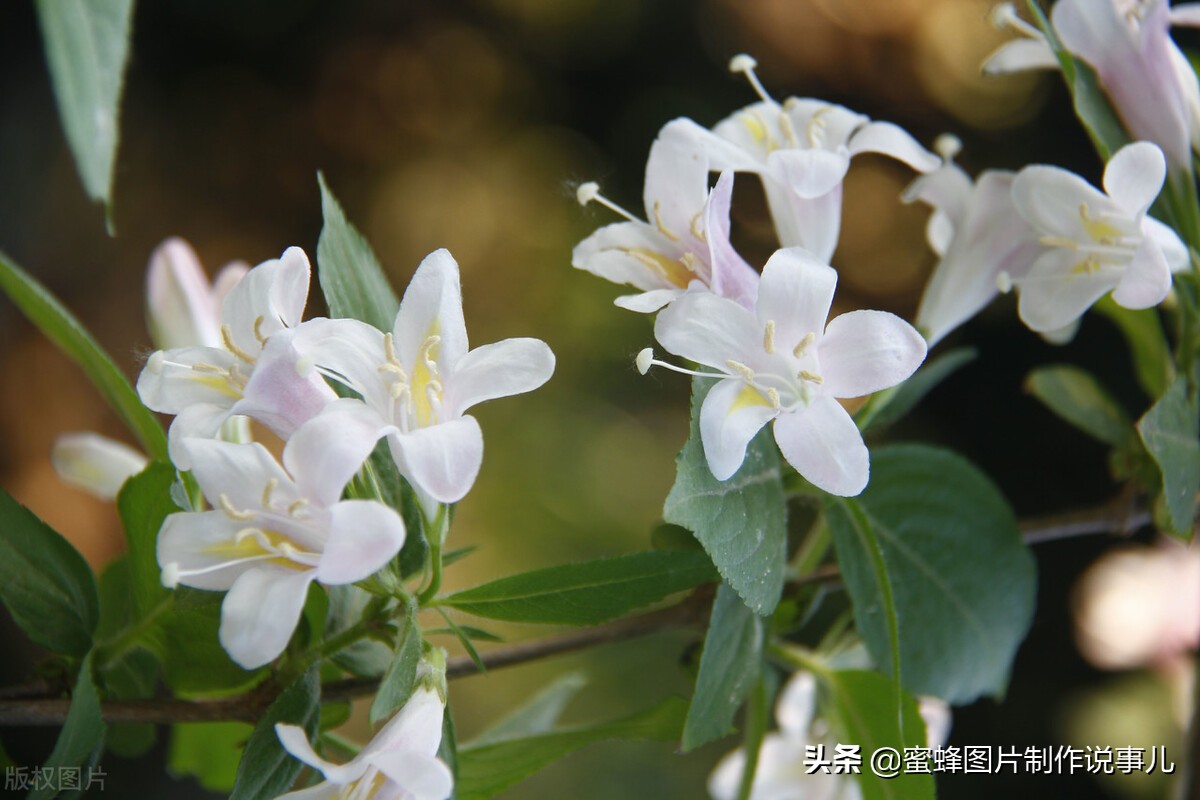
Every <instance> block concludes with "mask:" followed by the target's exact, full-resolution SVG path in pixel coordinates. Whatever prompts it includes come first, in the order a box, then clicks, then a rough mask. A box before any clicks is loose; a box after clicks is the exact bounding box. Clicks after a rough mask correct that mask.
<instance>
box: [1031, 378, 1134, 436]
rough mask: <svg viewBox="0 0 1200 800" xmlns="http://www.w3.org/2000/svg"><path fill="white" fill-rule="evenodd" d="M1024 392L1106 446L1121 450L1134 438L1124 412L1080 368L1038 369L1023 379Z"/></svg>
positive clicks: (1131, 425) (1105, 391)
mask: <svg viewBox="0 0 1200 800" xmlns="http://www.w3.org/2000/svg"><path fill="white" fill-rule="evenodd" d="M1025 389H1026V390H1027V391H1028V392H1029V393H1030V394H1032V395H1033V396H1034V397H1036V398H1037V399H1038V400H1040V401H1042V404H1043V405H1045V406H1046V407H1047V408H1049V409H1050V410H1051V411H1053V412H1054V413H1055V414H1057V415H1058V416H1059V417H1061V418H1062V419H1063V420H1065V421H1067V422H1069V423H1070V424H1072V425H1074V426H1075V427H1076V428H1078V429H1079V430H1081V431H1083V432H1084V433H1086V434H1087V435H1088V436H1091V437H1092V438H1094V439H1099V440H1100V441H1102V442H1104V443H1105V444H1110V445H1112V446H1113V447H1120V446H1122V445H1124V444H1125V443H1126V442H1128V441H1129V438H1130V437H1131V436H1132V435H1133V422H1132V420H1130V419H1129V416H1128V415H1127V414H1126V413H1125V409H1123V408H1121V404H1120V403H1118V402H1117V401H1116V399H1115V398H1113V396H1112V395H1111V394H1109V392H1108V390H1107V389H1105V388H1104V387H1103V386H1101V385H1100V382H1099V381H1098V380H1096V378H1095V377H1093V376H1092V374H1091V373H1090V372H1088V371H1086V370H1083V369H1080V368H1079V367H1075V366H1071V365H1068V364H1056V365H1054V366H1049V367H1039V368H1038V369H1035V370H1034V371H1033V372H1030V373H1029V377H1027V378H1026V379H1025Z"/></svg>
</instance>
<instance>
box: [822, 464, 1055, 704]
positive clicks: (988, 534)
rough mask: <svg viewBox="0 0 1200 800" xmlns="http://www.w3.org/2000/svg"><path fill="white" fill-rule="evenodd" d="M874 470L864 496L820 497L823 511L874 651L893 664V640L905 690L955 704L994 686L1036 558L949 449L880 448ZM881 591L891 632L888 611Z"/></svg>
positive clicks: (990, 489)
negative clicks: (892, 612) (892, 623)
mask: <svg viewBox="0 0 1200 800" xmlns="http://www.w3.org/2000/svg"><path fill="white" fill-rule="evenodd" d="M871 473H872V475H871V483H870V485H869V486H868V487H867V489H866V491H865V492H863V494H862V495H860V496H859V497H858V498H852V499H840V498H829V499H828V500H827V502H826V513H827V515H828V520H829V526H830V529H831V531H832V533H833V541H834V546H835V547H836V549H837V556H838V563H839V565H840V566H841V569H842V576H843V578H844V580H845V583H846V587H847V589H848V590H849V592H850V597H851V600H852V601H853V605H854V619H855V622H856V625H857V627H858V631H859V633H860V634H861V635H862V637H863V639H864V640H865V641H866V644H867V648H868V650H869V651H870V653H871V655H872V657H873V658H874V659H875V662H876V663H877V664H878V665H879V666H880V669H881V670H882V671H884V672H893V668H892V664H893V659H892V655H891V652H892V645H893V638H895V640H896V644H897V646H898V649H899V653H900V659H899V661H900V663H899V677H900V680H901V683H902V685H903V686H904V688H906V689H907V690H909V691H910V692H913V693H914V694H932V695H936V696H938V697H942V698H945V699H946V700H948V701H950V702H952V703H966V702H970V701H971V700H974V699H975V698H977V697H979V696H980V695H984V694H988V695H992V696H1000V695H1002V694H1003V693H1004V689H1005V686H1006V684H1007V681H1008V673H1009V669H1010V665H1011V663H1012V659H1013V657H1014V655H1015V654H1016V650H1017V647H1018V646H1019V645H1020V643H1021V640H1022V639H1023V638H1024V636H1025V632H1026V631H1027V629H1028V627H1029V623H1030V620H1031V619H1032V614H1033V602H1034V590H1035V570H1034V564H1033V558H1032V557H1031V556H1030V553H1029V550H1028V548H1027V547H1026V546H1025V545H1024V544H1023V543H1022V541H1021V538H1020V534H1019V533H1018V530H1017V524H1016V519H1015V518H1014V517H1013V513H1012V509H1011V508H1010V507H1009V505H1008V503H1007V502H1006V501H1005V499H1004V497H1003V496H1002V495H1001V494H1000V492H999V490H997V489H996V487H995V486H994V485H993V484H992V483H991V481H990V480H988V478H987V477H986V476H985V475H984V474H983V473H981V472H980V471H979V470H978V469H977V468H976V467H975V466H974V465H972V464H971V463H970V462H969V461H967V460H966V459H964V458H962V457H961V456H958V455H955V454H954V453H951V452H948V451H946V450H941V449H938V448H933V447H926V446H923V445H902V446H893V447H886V448H880V449H878V450H876V451H875V452H874V453H873V454H872V456H871ZM867 527H869V530H867V529H866V528H867ZM871 538H873V539H874V540H875V541H877V542H878V546H879V552H878V554H876V553H873V552H872V550H871V548H870V545H869V540H870V539H871ZM877 556H878V557H877ZM880 566H881V567H882V569H883V570H885V578H886V581H887V585H886V586H884V585H881V582H880V577H879V574H878V567H880ZM889 592H890V594H891V596H892V599H893V601H894V608H895V615H896V619H895V623H896V624H895V637H893V635H892V633H891V631H890V626H889V621H888V619H887V616H888V615H887V613H886V611H885V608H886V606H887V605H888V604H887V602H886V601H887V594H888V593H889Z"/></svg>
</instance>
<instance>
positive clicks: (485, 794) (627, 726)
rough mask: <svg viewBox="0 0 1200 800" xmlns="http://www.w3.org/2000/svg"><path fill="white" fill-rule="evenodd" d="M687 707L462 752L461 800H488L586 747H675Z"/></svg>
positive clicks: (678, 704) (667, 704) (677, 703)
mask: <svg viewBox="0 0 1200 800" xmlns="http://www.w3.org/2000/svg"><path fill="white" fill-rule="evenodd" d="M686 713H687V711H686V704H685V703H684V702H683V701H682V700H680V699H679V698H677V697H670V698H667V699H666V700H664V701H663V702H661V703H659V704H658V705H657V706H655V707H654V708H652V709H650V710H648V711H643V712H641V713H639V714H635V715H634V716H631V717H627V718H625V719H621V720H616V721H614V722H605V723H600V724H598V725H594V726H581V727H573V728H562V729H559V730H556V731H553V732H551V733H544V734H540V735H538V736H530V737H526V738H523V739H508V740H505V741H503V742H495V743H491V744H483V745H479V746H474V745H464V746H462V747H460V748H459V750H458V783H457V784H456V786H455V795H456V797H457V798H458V800H486V798H490V797H492V796H493V795H495V794H496V793H497V792H500V791H502V790H503V789H506V788H508V787H509V786H512V785H513V784H516V783H519V782H521V781H523V780H525V779H526V778H528V777H529V776H530V775H532V774H534V773H535V772H537V771H538V770H540V769H542V768H543V767H545V766H547V765H549V764H551V763H553V762H555V761H557V760H558V759H560V758H562V757H563V756H565V755H568V754H569V753H573V752H575V751H576V750H578V749H580V748H581V747H586V746H587V745H589V744H592V743H594V742H600V741H605V740H608V739H641V740H651V741H671V740H674V739H676V738H677V737H678V736H679V732H680V729H681V728H682V726H683V719H684V715H685V714H686Z"/></svg>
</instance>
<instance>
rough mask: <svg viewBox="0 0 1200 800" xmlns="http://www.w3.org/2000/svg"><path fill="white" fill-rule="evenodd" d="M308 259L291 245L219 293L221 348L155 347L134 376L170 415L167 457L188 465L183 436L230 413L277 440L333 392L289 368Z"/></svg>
mask: <svg viewBox="0 0 1200 800" xmlns="http://www.w3.org/2000/svg"><path fill="white" fill-rule="evenodd" d="M309 272H310V270H309V265H308V258H307V256H305V255H304V251H303V250H301V249H300V248H298V247H290V248H288V249H287V250H286V251H285V252H284V254H283V255H282V256H281V257H280V258H279V259H277V260H272V261H266V262H264V263H262V264H259V265H258V266H257V267H255V268H254V269H252V270H250V271H249V272H248V273H246V275H245V277H243V278H242V279H241V280H240V281H239V282H238V283H237V285H236V286H234V287H233V289H232V290H231V291H230V292H229V294H228V295H227V296H226V297H225V301H224V304H223V309H222V315H221V319H222V323H221V326H220V328H219V335H220V342H221V344H220V346H217V347H212V346H195V347H182V348H177V349H172V350H166V351H163V350H159V351H157V352H156V353H154V354H153V355H151V356H150V359H149V360H148V361H147V362H146V367H145V368H144V369H143V370H142V374H141V375H140V376H139V377H138V384H137V389H138V394H139V395H140V396H141V398H142V402H143V403H145V404H146V405H147V406H148V407H149V408H151V409H153V410H155V411H160V412H163V413H166V414H175V415H176V417H175V420H174V422H172V424H171V430H170V437H169V444H170V454H171V460H172V461H173V462H175V465H176V466H178V467H180V468H182V469H188V468H189V462H188V458H187V452H186V451H185V449H184V448H182V447H180V442H181V441H182V440H183V439H185V438H212V437H214V436H216V435H217V434H218V432H219V431H220V430H221V426H222V425H223V424H224V423H225V421H226V420H228V419H229V418H230V417H233V416H237V415H243V416H247V417H252V418H254V419H256V420H258V421H259V422H261V423H263V424H264V425H266V426H267V427H269V428H270V429H271V430H272V431H274V432H275V433H276V434H278V435H279V436H281V437H283V438H285V439H286V438H287V437H289V436H291V434H292V433H293V432H294V431H295V430H296V428H298V427H299V426H300V425H301V424H303V423H304V422H305V421H306V420H308V419H311V418H312V417H313V416H314V415H315V414H316V413H317V412H318V411H320V410H321V409H322V408H323V407H324V406H325V405H326V404H327V403H328V402H330V401H331V400H333V399H334V398H335V397H336V395H334V393H333V391H332V390H331V389H330V388H329V387H328V386H327V385H326V384H325V382H324V381H322V380H321V378H320V377H319V376H317V375H309V376H307V377H304V376H300V375H298V374H297V373H296V370H295V368H294V366H295V362H296V355H295V352H294V351H293V350H292V347H291V341H290V336H291V331H290V329H291V328H293V327H295V326H296V325H297V324H299V322H300V318H301V315H302V314H303V313H304V304H305V301H306V299H307V297H308V282H309Z"/></svg>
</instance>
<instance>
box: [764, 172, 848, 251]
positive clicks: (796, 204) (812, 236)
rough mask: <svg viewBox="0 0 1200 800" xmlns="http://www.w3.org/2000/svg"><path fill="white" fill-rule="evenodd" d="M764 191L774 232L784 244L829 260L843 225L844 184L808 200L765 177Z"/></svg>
mask: <svg viewBox="0 0 1200 800" xmlns="http://www.w3.org/2000/svg"><path fill="white" fill-rule="evenodd" d="M763 191H764V192H765V193H766V196H767V206H768V208H770V210H771V220H772V222H774V224H775V234H776V235H777V236H778V237H779V243H780V244H782V245H783V246H784V247H803V248H804V249H806V250H809V251H811V252H812V254H813V255H814V256H816V257H817V260H818V261H824V262H825V263H829V260H830V259H831V258H833V251H834V250H836V249H837V243H838V234H839V233H840V231H841V225H842V185H841V184H838V185H837V186H835V187H834V188H833V190H832V191H830V192H829V193H828V194H824V195H821V196H820V197H814V198H810V199H805V198H803V197H801V196H800V195H798V194H796V193H795V192H794V191H792V190H791V188H790V187H789V186H787V185H786V184H784V183H781V182H779V181H778V180H776V179H774V178H772V177H770V176H765V177H764V179H763Z"/></svg>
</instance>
